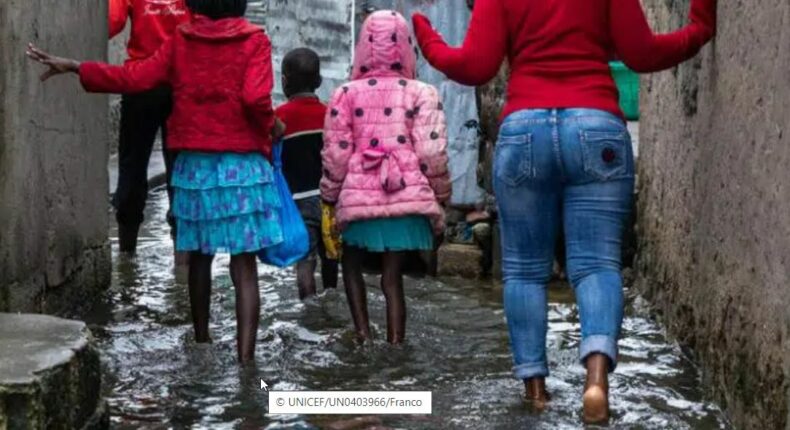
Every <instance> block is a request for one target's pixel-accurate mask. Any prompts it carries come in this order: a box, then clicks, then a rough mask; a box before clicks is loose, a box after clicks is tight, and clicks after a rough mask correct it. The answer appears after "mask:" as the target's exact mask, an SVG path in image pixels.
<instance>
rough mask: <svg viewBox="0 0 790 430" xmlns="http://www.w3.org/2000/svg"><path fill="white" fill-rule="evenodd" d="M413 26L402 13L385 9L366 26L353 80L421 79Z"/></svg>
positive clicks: (374, 14)
mask: <svg viewBox="0 0 790 430" xmlns="http://www.w3.org/2000/svg"><path fill="white" fill-rule="evenodd" d="M415 49H416V47H415V45H414V39H413V38H412V35H411V31H410V30H409V24H408V23H407V22H406V19H405V18H403V16H401V14H399V13H397V12H393V11H389V10H382V11H378V12H375V13H373V14H371V15H370V16H369V17H368V18H367V19H366V20H365V23H364V24H362V31H360V33H359V42H358V43H357V48H356V51H355V53H354V69H353V70H352V72H351V79H352V80H357V79H366V78H369V77H377V78H380V77H386V76H396V77H401V78H406V79H414V78H415V77H416V76H417V54H416V53H415Z"/></svg>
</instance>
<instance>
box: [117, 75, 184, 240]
mask: <svg viewBox="0 0 790 430" xmlns="http://www.w3.org/2000/svg"><path fill="white" fill-rule="evenodd" d="M172 108H173V99H172V93H171V90H170V88H168V87H162V88H157V89H154V90H151V91H147V92H144V93H139V94H126V95H124V96H123V98H122V99H121V130H120V136H119V143H118V185H117V187H116V190H115V194H114V195H113V199H112V204H113V207H115V217H116V220H117V221H118V224H119V225H120V226H121V227H124V228H131V229H137V228H139V226H140V224H142V222H143V219H144V215H143V212H144V211H145V203H146V199H147V197H148V162H149V161H150V158H151V151H152V149H153V147H154V142H155V141H156V135H157V133H158V132H159V131H160V130H161V132H162V153H163V156H164V160H165V168H166V169H167V186H168V195H169V197H170V199H171V200H172V189H171V187H170V175H171V171H172V167H173V162H174V161H175V154H173V153H170V152H169V151H168V150H167V127H166V122H167V118H168V117H169V116H170V112H171V111H172ZM168 223H170V225H171V227H172V226H173V224H174V222H173V220H172V217H171V215H170V211H168Z"/></svg>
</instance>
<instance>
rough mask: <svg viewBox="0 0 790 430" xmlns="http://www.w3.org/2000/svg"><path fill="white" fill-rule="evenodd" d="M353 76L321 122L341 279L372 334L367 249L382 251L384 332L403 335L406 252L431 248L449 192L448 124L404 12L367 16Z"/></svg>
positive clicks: (361, 326)
mask: <svg viewBox="0 0 790 430" xmlns="http://www.w3.org/2000/svg"><path fill="white" fill-rule="evenodd" d="M359 37H360V40H359V42H358V44H357V48H356V55H355V61H354V70H353V72H352V76H351V78H352V81H351V82H349V83H348V84H346V85H344V86H342V87H341V88H338V89H337V91H336V92H335V94H334V95H333V97H332V99H331V101H330V104H329V109H328V112H327V117H326V124H325V127H324V128H325V130H324V149H323V153H322V155H323V167H324V176H323V179H322V181H321V195H322V198H323V200H324V201H325V202H326V203H328V204H331V205H335V208H336V211H337V212H336V213H337V223H338V227H339V228H340V229H341V230H342V232H343V240H344V250H343V280H344V283H345V285H346V294H347V295H348V302H349V306H350V308H351V314H352V317H353V319H354V325H355V326H356V331H357V335H358V336H359V337H360V338H361V339H362V340H366V339H368V338H369V337H370V325H369V322H368V313H367V301H366V294H365V282H364V280H363V278H362V256H363V254H364V251H368V252H375V253H382V260H383V261H382V262H383V268H382V277H381V286H382V290H383V291H384V295H385V297H386V299H387V340H388V341H389V342H390V343H393V344H397V343H401V342H402V341H403V339H404V336H405V326H406V307H405V300H404V296H403V279H402V274H401V265H402V261H403V256H404V252H406V251H411V250H431V249H433V240H434V234H436V235H438V234H441V232H442V231H443V229H444V211H443V208H442V206H443V204H444V202H446V201H447V200H449V198H450V189H451V187H450V178H449V174H448V170H447V151H446V150H447V132H446V124H445V118H444V113H443V112H442V103H441V101H440V99H439V94H438V92H437V91H436V88H434V87H432V86H430V85H428V84H425V83H422V82H419V81H417V80H415V78H416V63H417V56H416V53H415V46H414V41H413V39H412V36H411V33H410V30H409V26H408V24H407V22H406V20H405V19H404V18H403V17H402V16H401V15H400V14H398V13H396V12H393V11H379V12H376V13H374V14H372V15H370V16H369V17H368V19H367V20H366V21H365V23H364V25H363V28H362V31H361V32H360V35H359Z"/></svg>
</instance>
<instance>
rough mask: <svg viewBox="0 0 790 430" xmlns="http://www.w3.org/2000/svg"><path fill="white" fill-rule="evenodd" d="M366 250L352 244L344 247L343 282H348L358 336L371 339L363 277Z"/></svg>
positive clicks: (363, 339) (350, 305)
mask: <svg viewBox="0 0 790 430" xmlns="http://www.w3.org/2000/svg"><path fill="white" fill-rule="evenodd" d="M363 256H364V252H363V251H362V250H361V249H359V248H355V247H352V246H347V247H345V248H344V249H343V283H344V284H346V298H347V299H348V307H349V309H350V310H351V318H353V320H354V327H355V328H356V331H357V337H359V339H360V340H362V341H365V340H367V339H370V320H369V319H368V300H367V296H366V292H365V279H364V278H363V277H362V258H363Z"/></svg>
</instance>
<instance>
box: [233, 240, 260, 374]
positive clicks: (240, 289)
mask: <svg viewBox="0 0 790 430" xmlns="http://www.w3.org/2000/svg"><path fill="white" fill-rule="evenodd" d="M230 276H231V279H232V280H233V286H234V287H236V341H237V351H238V355H239V362H241V363H248V362H251V361H254V360H255V341H256V337H257V335H258V323H259V321H260V313H261V296H260V293H259V290H258V263H257V261H256V260H255V254H239V255H233V256H231V257H230Z"/></svg>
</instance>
